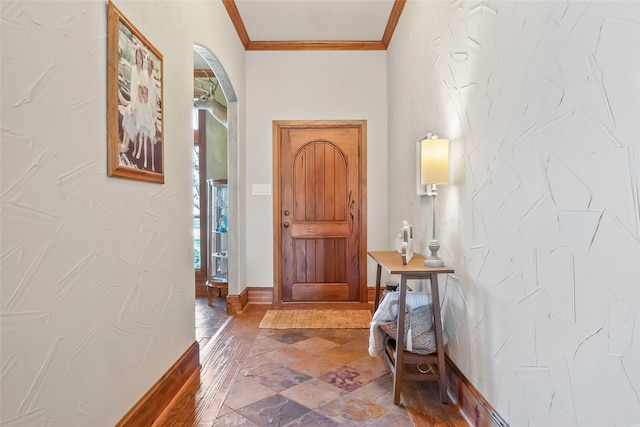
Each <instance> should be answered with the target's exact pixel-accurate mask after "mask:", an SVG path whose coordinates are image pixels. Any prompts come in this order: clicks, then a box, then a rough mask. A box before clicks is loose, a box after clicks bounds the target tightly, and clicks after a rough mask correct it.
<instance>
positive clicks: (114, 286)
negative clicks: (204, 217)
mask: <svg viewBox="0 0 640 427" xmlns="http://www.w3.org/2000/svg"><path fill="white" fill-rule="evenodd" d="M116 6H117V7H118V8H119V9H120V10H121V11H122V12H123V13H124V14H125V16H127V18H129V19H130V20H131V21H132V23H133V24H134V25H135V26H136V27H137V28H138V29H139V30H140V31H141V32H142V34H144V35H145V36H146V37H147V38H148V39H149V40H150V41H151V42H152V43H153V44H154V45H155V46H156V47H157V48H158V49H159V51H160V52H161V53H162V54H163V56H164V77H165V81H164V99H163V100H164V101H165V102H164V108H165V109H164V119H165V123H164V131H165V138H164V141H165V148H164V154H165V166H166V169H165V179H166V183H165V184H164V185H159V184H150V183H143V182H138V181H131V180H124V179H119V178H109V177H107V176H106V163H107V161H106V115H107V114H106V69H107V53H106V48H107V37H106V34H107V3H106V2H105V1H84V2H83V1H55V2H51V1H42V2H36V1H28V2H25V1H16V2H13V1H3V2H2V21H1V37H2V49H1V61H2V75H1V83H2V99H1V102H2V115H1V122H2V123H1V137H2V142H1V146H0V150H1V151H0V154H1V172H0V173H1V175H0V178H1V183H0V195H1V197H2V199H1V203H2V204H1V208H0V215H1V217H0V225H1V227H2V229H1V234H0V239H1V240H0V268H1V276H0V279H1V283H0V298H1V300H0V321H1V325H0V334H1V343H0V344H1V349H0V375H1V377H0V424H2V425H3V426H4V425H6V426H35V425H54V424H55V425H60V426H72V425H77V426H110V425H114V423H115V422H117V421H118V420H119V419H120V418H121V417H122V416H123V415H124V414H125V413H126V411H127V410H129V408H131V407H132V406H133V405H134V404H135V403H136V401H137V400H138V399H139V398H140V397H141V396H142V395H143V394H144V393H145V392H146V391H147V390H148V389H149V387H151V386H152V385H153V384H154V383H155V382H156V381H157V380H158V379H159V378H160V377H161V376H162V374H164V373H165V372H166V370H167V369H168V368H169V367H170V366H171V365H172V364H173V363H174V362H175V361H176V360H177V359H178V358H179V357H180V356H181V355H182V354H183V353H184V352H185V351H186V350H187V348H188V347H189V345H190V344H191V343H192V342H193V341H194V287H193V286H194V272H193V243H192V232H191V227H192V199H191V186H192V182H191V168H192V163H191V156H192V141H193V131H192V120H191V117H192V114H191V110H192V99H193V98H192V96H193V88H192V81H193V44H194V42H198V43H200V44H202V45H204V46H207V47H209V48H210V49H211V50H212V51H213V52H215V53H216V55H217V56H218V58H220V60H221V62H222V63H223V64H224V66H225V67H226V70H227V72H228V73H229V75H230V76H231V78H232V81H233V82H234V86H235V89H236V92H238V94H239V98H241V96H242V95H241V94H242V93H243V92H244V50H243V49H242V46H241V45H240V43H239V41H238V39H237V35H236V34H235V31H234V29H233V27H232V25H231V23H230V22H229V18H228V16H227V14H226V12H225V11H224V8H223V6H222V4H221V3H220V2H200V1H196V2H187V1H184V2H174V1H156V2H146V1H144V2H129V1H119V2H116Z"/></svg>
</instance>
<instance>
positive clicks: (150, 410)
mask: <svg viewBox="0 0 640 427" xmlns="http://www.w3.org/2000/svg"><path fill="white" fill-rule="evenodd" d="M198 369H200V346H199V345H198V343H197V342H194V343H193V344H191V345H190V346H189V348H188V349H187V351H185V352H184V354H183V355H182V356H180V358H179V359H178V360H177V361H176V362H175V363H174V364H173V366H171V368H169V370H168V371H167V372H166V373H165V374H164V375H163V376H162V377H161V378H160V379H159V380H158V381H157V382H156V383H155V384H154V385H153V387H151V388H150V389H149V391H147V392H146V393H145V395H144V396H142V398H141V399H140V400H139V401H138V402H137V403H136V404H135V405H134V406H133V407H132V408H131V409H130V410H129V412H127V413H126V415H125V416H124V417H122V419H121V420H120V421H119V422H118V424H116V427H125V426H126V427H133V426H150V425H152V424H153V422H154V421H155V420H156V419H157V418H158V417H159V416H160V414H161V413H162V411H164V410H165V408H166V407H167V406H168V405H169V403H170V402H171V401H172V400H173V398H174V397H175V396H176V394H177V393H178V392H179V391H180V389H181V388H182V386H183V385H184V384H185V383H186V382H187V381H189V378H191V376H192V375H193V373H194V372H196V371H197V370H198Z"/></svg>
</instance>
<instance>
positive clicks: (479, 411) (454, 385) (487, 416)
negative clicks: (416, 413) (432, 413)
mask: <svg viewBox="0 0 640 427" xmlns="http://www.w3.org/2000/svg"><path fill="white" fill-rule="evenodd" d="M446 362H447V376H448V378H447V380H448V381H447V383H448V384H449V395H450V396H451V397H453V399H454V400H456V404H457V405H458V407H459V409H460V412H461V413H462V415H463V416H464V417H465V418H466V419H467V422H469V423H470V424H471V425H472V426H473V427H509V424H507V422H506V421H505V420H504V419H502V417H501V416H500V415H499V414H498V412H497V411H496V410H495V409H494V408H493V407H492V406H491V405H490V404H489V402H487V400H486V399H485V398H484V397H483V396H482V394H481V393H480V392H479V391H478V389H477V388H475V386H474V385H473V384H472V383H471V381H469V379H468V378H467V377H465V375H464V374H463V373H462V371H461V370H460V369H459V368H458V367H457V366H456V364H455V363H453V361H452V360H451V359H450V358H449V356H446Z"/></svg>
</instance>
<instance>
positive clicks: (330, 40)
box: [194, 0, 406, 89]
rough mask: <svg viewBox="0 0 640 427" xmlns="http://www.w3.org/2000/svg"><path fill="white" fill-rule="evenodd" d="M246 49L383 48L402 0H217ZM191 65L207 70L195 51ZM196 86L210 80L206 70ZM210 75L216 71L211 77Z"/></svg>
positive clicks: (207, 67) (206, 85) (386, 45)
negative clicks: (222, 6) (221, 4)
mask: <svg viewBox="0 0 640 427" xmlns="http://www.w3.org/2000/svg"><path fill="white" fill-rule="evenodd" d="M221 1H222V3H223V4H224V6H225V8H226V10H227V13H228V14H229V18H230V19H231V22H232V23H233V25H234V27H235V29H236V32H237V34H238V37H239V38H240V41H241V42H242V44H243V46H244V48H245V49H246V50H386V49H387V47H388V46H389V43H390V41H391V37H392V36H393V31H394V30H395V28H396V25H397V23H398V20H399V19H400V14H401V13H402V9H403V8H404V5H405V3H406V0H221ZM194 69H195V70H210V67H209V64H207V62H206V61H205V60H204V59H203V58H202V57H201V56H200V55H194ZM198 77H205V78H204V79H202V80H200V81H197V82H196V84H197V86H201V85H203V86H205V87H206V88H207V89H208V87H209V85H210V81H209V77H210V76H209V75H208V74H207V75H204V76H203V75H198V74H197V73H196V78H198ZM213 78H214V80H215V76H214V77H213Z"/></svg>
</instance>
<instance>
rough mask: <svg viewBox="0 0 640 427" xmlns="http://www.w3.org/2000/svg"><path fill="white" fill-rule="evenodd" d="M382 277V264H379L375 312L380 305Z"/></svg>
mask: <svg viewBox="0 0 640 427" xmlns="http://www.w3.org/2000/svg"><path fill="white" fill-rule="evenodd" d="M381 278H382V266H381V265H380V264H378V268H377V270H376V297H375V298H376V299H375V301H374V302H373V311H374V312H375V311H376V310H377V309H378V305H380V280H381Z"/></svg>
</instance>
